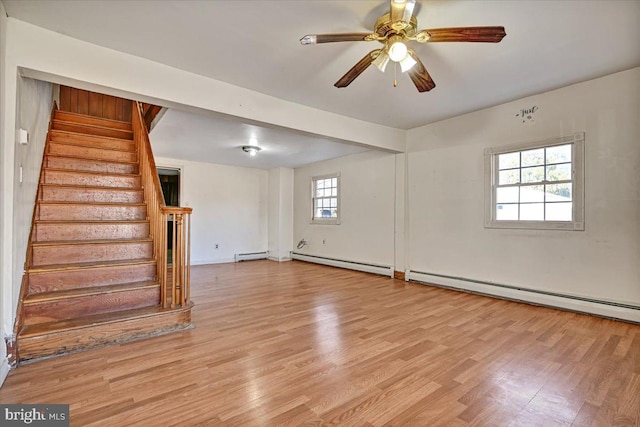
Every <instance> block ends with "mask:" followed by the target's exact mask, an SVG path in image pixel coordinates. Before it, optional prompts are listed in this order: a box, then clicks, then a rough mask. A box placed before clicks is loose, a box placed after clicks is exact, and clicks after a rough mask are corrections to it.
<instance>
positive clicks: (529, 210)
mask: <svg viewBox="0 0 640 427" xmlns="http://www.w3.org/2000/svg"><path fill="white" fill-rule="evenodd" d="M520 220H522V221H544V203H524V204H521V205H520Z"/></svg>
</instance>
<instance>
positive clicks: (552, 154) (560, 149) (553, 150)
mask: <svg viewBox="0 0 640 427" xmlns="http://www.w3.org/2000/svg"><path fill="white" fill-rule="evenodd" d="M565 162H566V163H568V162H571V144H567V145H558V146H556V147H549V148H547V164H549V163H565Z"/></svg>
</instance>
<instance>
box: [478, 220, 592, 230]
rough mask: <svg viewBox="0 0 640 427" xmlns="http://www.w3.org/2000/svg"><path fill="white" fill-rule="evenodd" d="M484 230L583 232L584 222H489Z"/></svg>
mask: <svg viewBox="0 0 640 427" xmlns="http://www.w3.org/2000/svg"><path fill="white" fill-rule="evenodd" d="M484 228H507V229H518V230H568V231H584V222H571V221H489V222H486V223H485V224H484Z"/></svg>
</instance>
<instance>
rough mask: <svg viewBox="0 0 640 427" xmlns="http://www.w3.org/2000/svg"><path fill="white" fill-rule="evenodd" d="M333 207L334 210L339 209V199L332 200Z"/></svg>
mask: <svg viewBox="0 0 640 427" xmlns="http://www.w3.org/2000/svg"><path fill="white" fill-rule="evenodd" d="M331 207H332V208H337V207H338V199H336V198H335V197H334V198H332V199H331Z"/></svg>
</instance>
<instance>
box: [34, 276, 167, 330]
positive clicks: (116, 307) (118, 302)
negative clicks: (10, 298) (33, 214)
mask: <svg viewBox="0 0 640 427" xmlns="http://www.w3.org/2000/svg"><path fill="white" fill-rule="evenodd" d="M159 302H160V285H159V284H158V283H157V282H134V283H124V284H117V285H107V286H94V287H90V288H79V289H72V290H68V291H56V292H43V293H39V294H31V295H27V297H26V298H25V299H24V302H23V309H24V322H25V325H27V326H29V325H35V324H38V323H46V322H54V321H60V320H65V319H75V318H78V317H84V316H89V315H94V314H101V313H110V312H115V311H122V310H130V309H135V308H143V307H154V306H157V305H158V304H159Z"/></svg>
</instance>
